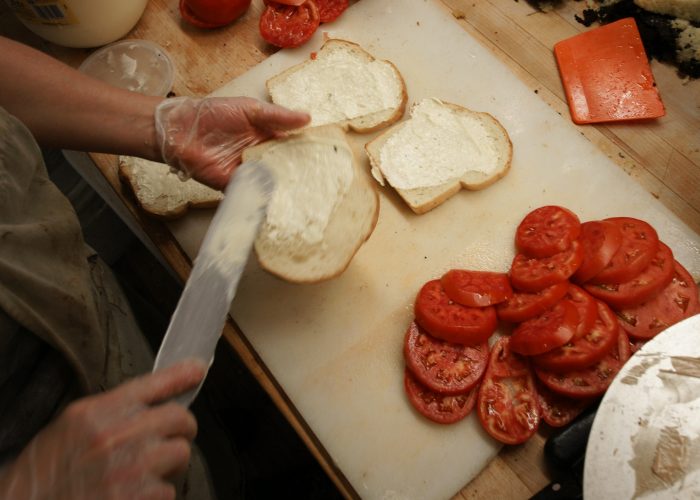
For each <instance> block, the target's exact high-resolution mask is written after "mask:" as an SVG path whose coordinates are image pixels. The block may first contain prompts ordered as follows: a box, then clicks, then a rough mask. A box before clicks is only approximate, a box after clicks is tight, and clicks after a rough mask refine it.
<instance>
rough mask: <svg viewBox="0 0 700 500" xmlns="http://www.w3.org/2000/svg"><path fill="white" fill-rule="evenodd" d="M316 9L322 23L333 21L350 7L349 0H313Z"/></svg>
mask: <svg viewBox="0 0 700 500" xmlns="http://www.w3.org/2000/svg"><path fill="white" fill-rule="evenodd" d="M313 1H314V2H316V6H317V7H318V13H319V15H320V16H321V22H322V23H330V22H331V21H335V20H336V19H337V18H338V17H340V14H342V13H343V12H345V9H347V8H348V5H350V2H349V0H313Z"/></svg>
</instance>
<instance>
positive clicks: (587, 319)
mask: <svg viewBox="0 0 700 500" xmlns="http://www.w3.org/2000/svg"><path fill="white" fill-rule="evenodd" d="M566 298H567V300H570V301H571V302H572V303H573V304H574V305H575V306H576V310H577V311H578V326H577V327H576V332H575V333H574V336H573V338H572V339H571V340H572V341H573V340H575V339H578V338H581V337H583V336H584V335H586V334H587V333H588V332H589V331H591V328H593V325H594V324H595V321H596V319H598V307H597V305H596V300H595V299H594V298H593V297H592V296H591V294H589V293H588V292H586V291H585V290H584V289H583V288H580V287H577V286H576V285H573V284H572V285H569V289H568V290H567V292H566Z"/></svg>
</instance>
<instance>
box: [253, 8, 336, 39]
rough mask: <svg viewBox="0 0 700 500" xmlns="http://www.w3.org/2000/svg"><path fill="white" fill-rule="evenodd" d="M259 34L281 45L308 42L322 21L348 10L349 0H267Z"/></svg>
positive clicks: (327, 20) (327, 21)
mask: <svg viewBox="0 0 700 500" xmlns="http://www.w3.org/2000/svg"><path fill="white" fill-rule="evenodd" d="M264 3H265V10H264V11H263V13H262V15H261V16H260V23H259V28H260V35H261V36H262V37H263V39H265V41H267V42H268V43H270V44H272V45H274V46H276V47H280V48H287V47H299V46H300V45H303V44H304V43H306V42H307V41H308V40H309V39H310V38H311V37H312V36H313V34H314V33H315V32H316V30H317V29H318V27H319V25H320V24H321V23H329V22H331V21H334V20H335V19H337V18H338V17H340V15H341V14H342V13H343V12H345V9H347V8H348V6H349V3H350V2H349V0H264Z"/></svg>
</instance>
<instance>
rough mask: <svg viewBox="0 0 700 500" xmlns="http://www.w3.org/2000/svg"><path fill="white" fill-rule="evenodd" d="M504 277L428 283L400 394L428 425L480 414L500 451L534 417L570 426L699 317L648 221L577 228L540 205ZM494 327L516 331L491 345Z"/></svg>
mask: <svg viewBox="0 0 700 500" xmlns="http://www.w3.org/2000/svg"><path fill="white" fill-rule="evenodd" d="M515 247H516V250H517V253H516V256H515V258H514V259H513V262H512V265H511V268H510V271H509V273H508V274H505V273H492V272H484V271H469V270H461V269H453V270H451V271H449V272H447V273H446V274H445V275H443V276H442V277H441V279H439V280H432V281H429V282H427V283H426V284H425V285H424V286H423V287H422V288H421V290H420V292H419V293H418V296H417V297H416V301H415V308H414V312H415V321H414V322H413V323H412V324H411V325H410V327H409V329H408V332H407V333H406V337H405V344H404V357H405V360H406V370H405V388H406V392H407V394H408V398H409V401H410V402H411V403H412V405H413V406H414V407H415V408H416V409H417V410H418V411H419V412H420V413H421V414H423V415H425V416H426V417H427V418H429V419H431V420H433V421H435V422H438V423H443V424H445V423H453V422H456V421H458V420H460V419H462V418H464V417H465V416H466V415H468V414H469V412H470V411H471V410H472V408H474V407H475V406H476V408H477V412H478V416H479V420H480V421H481V424H482V426H483V427H484V429H485V430H486V431H487V432H488V433H489V434H490V435H491V436H492V437H494V438H495V439H497V440H499V441H501V442H503V443H506V444H518V443H522V442H524V441H526V440H527V439H529V438H530V437H531V436H532V435H533V434H534V433H535V432H536V431H537V429H538V426H539V423H540V420H544V421H545V422H546V423H547V424H549V425H550V426H553V427H560V426H563V425H566V424H568V423H569V422H570V421H571V420H573V419H574V418H575V417H576V416H577V415H578V414H579V413H580V412H581V411H583V410H584V409H585V408H586V407H587V406H588V405H589V404H591V403H592V402H593V401H594V400H596V399H597V398H599V397H600V396H602V395H603V394H604V393H605V391H606V390H607V388H608V386H609V385H610V383H611V382H612V379H613V378H614V377H615V375H616V374H617V373H618V372H619V370H620V368H621V367H622V365H623V364H624V363H625V362H626V361H627V359H629V357H630V356H631V354H632V352H633V350H635V349H637V348H639V347H640V346H641V345H642V344H643V342H645V341H647V340H648V339H650V338H652V337H653V336H654V335H656V334H657V333H659V332H660V331H661V330H663V329H664V328H666V327H668V326H670V325H672V324H674V323H676V322H678V321H680V320H682V319H684V318H686V317H689V316H692V315H693V314H696V313H698V312H700V304H699V301H698V290H697V287H696V285H695V283H694V282H693V280H692V277H691V276H690V275H689V273H688V272H687V271H686V270H685V269H684V268H683V266H682V265H681V264H680V263H678V262H677V261H675V259H674V257H673V253H672V251H671V249H670V248H669V247H668V246H666V245H665V244H664V243H663V242H661V241H659V238H658V235H657V233H656V231H655V230H654V229H653V228H652V227H651V226H650V225H649V224H648V223H646V222H644V221H641V220H638V219H633V218H630V217H615V218H611V219H606V220H602V221H591V222H585V223H583V224H582V223H581V222H580V221H579V218H578V217H577V216H576V215H575V214H574V213H573V212H571V211H570V210H567V209H566V208H563V207H558V206H544V207H540V208H538V209H536V210H534V211H532V212H530V213H529V214H528V215H526V216H525V218H524V219H523V220H522V222H521V223H520V225H519V226H518V228H517V230H516V235H515ZM499 320H500V322H503V323H506V324H507V325H509V326H510V328H509V329H510V331H511V333H510V334H509V335H504V336H501V337H500V338H498V339H497V340H496V341H495V342H494V343H493V346H492V348H491V352H490V354H489V347H488V345H489V344H488V341H489V338H490V337H491V335H492V334H493V333H494V331H495V330H496V328H497V326H498V324H499Z"/></svg>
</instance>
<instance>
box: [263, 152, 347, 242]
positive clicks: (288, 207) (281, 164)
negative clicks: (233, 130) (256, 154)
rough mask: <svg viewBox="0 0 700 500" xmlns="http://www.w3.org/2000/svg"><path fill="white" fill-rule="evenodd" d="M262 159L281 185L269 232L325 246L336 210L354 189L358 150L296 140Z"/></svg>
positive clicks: (267, 224)
mask: <svg viewBox="0 0 700 500" xmlns="http://www.w3.org/2000/svg"><path fill="white" fill-rule="evenodd" d="M260 159H261V160H262V161H263V162H264V163H265V164H266V165H267V166H268V167H269V168H270V170H271V171H272V172H273V174H274V175H275V180H276V186H277V188H276V189H275V192H274V194H273V195H272V200H271V201H270V205H269V206H268V209H267V219H266V221H265V222H264V223H263V224H264V231H263V233H264V234H266V235H267V237H268V238H270V239H273V240H277V241H288V242H289V243H290V244H291V245H294V244H308V245H312V244H316V243H319V242H321V241H322V240H323V237H324V231H325V229H326V226H327V225H328V221H329V219H330V217H331V214H332V212H333V209H334V208H335V206H336V204H337V203H338V200H340V199H342V197H343V196H344V195H345V193H346V192H347V191H348V189H349V187H350V185H351V184H352V181H353V177H354V171H353V166H352V161H353V157H352V151H350V149H349V148H348V147H347V146H345V145H342V144H339V143H338V142H334V141H330V140H320V139H316V140H296V141H290V142H288V143H282V144H280V145H277V146H274V147H272V148H270V149H268V150H266V151H265V152H264V154H263V155H262V157H261V158H260Z"/></svg>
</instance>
